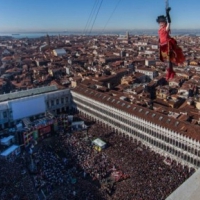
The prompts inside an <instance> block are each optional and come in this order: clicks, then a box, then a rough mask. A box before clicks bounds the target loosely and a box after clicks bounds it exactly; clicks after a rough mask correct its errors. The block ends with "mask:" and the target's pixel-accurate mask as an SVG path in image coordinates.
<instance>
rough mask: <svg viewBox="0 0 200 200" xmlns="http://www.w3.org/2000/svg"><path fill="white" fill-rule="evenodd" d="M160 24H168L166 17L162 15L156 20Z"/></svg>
mask: <svg viewBox="0 0 200 200" xmlns="http://www.w3.org/2000/svg"><path fill="white" fill-rule="evenodd" d="M156 21H157V22H158V23H160V22H166V23H167V19H166V17H165V16H164V15H160V16H158V18H157V20H156Z"/></svg>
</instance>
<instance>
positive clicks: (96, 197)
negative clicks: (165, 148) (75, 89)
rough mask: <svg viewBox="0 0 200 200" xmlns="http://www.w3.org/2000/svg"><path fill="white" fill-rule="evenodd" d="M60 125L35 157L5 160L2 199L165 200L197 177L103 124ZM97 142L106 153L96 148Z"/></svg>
mask: <svg viewBox="0 0 200 200" xmlns="http://www.w3.org/2000/svg"><path fill="white" fill-rule="evenodd" d="M62 120H64V126H63V125H62ZM83 120H87V119H84V118H83ZM59 124H60V125H61V126H60V127H59V131H58V134H57V135H55V136H53V137H51V138H48V139H47V140H44V141H41V142H40V143H39V144H38V145H37V148H36V149H35V151H34V153H33V155H27V157H26V156H24V155H21V156H20V157H19V158H17V159H16V160H15V161H5V160H0V162H1V164H0V199H2V200H4V199H5V200H7V199H11V200H12V199H16V200H17V199H20V200H21V199H22V200H23V199H24V200H26V199H27V200H28V199H30V200H36V199H42V197H45V198H46V199H48V200H55V199H59V200H62V199H63V200H68V199H69V200H122V199H123V200H129V199H130V200H133V199H134V200H162V199H165V198H166V197H167V196H168V195H170V194H171V193H172V192H173V191H174V190H175V189H176V188H177V187H178V186H180V185H181V184H182V183H183V182H184V181H185V180H186V179H187V178H188V177H189V176H191V175H192V174H193V173H194V169H189V168H188V167H187V166H182V165H181V164H179V163H177V162H176V161H170V162H166V158H165V157H163V156H161V155H159V154H157V153H155V152H153V151H151V150H150V149H149V148H148V147H146V146H144V145H143V144H141V143H139V142H137V141H136V140H130V139H127V138H126V137H124V136H123V135H120V134H116V133H114V132H112V131H111V130H108V129H107V128H105V127H103V126H101V125H99V124H96V123H95V124H93V125H91V126H90V128H89V130H88V131H86V130H85V131H75V132H73V133H69V132H68V131H67V124H66V117H63V119H62V118H59ZM96 138H100V139H102V140H103V141H104V142H106V148H105V149H102V150H101V151H99V150H97V149H95V148H94V146H93V145H92V141H93V140H94V139H96ZM167 160H169V159H167ZM30 163H32V164H34V165H35V169H36V170H35V172H34V173H30V171H29V166H30Z"/></svg>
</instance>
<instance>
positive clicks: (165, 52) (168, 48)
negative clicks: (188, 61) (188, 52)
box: [157, 8, 185, 80]
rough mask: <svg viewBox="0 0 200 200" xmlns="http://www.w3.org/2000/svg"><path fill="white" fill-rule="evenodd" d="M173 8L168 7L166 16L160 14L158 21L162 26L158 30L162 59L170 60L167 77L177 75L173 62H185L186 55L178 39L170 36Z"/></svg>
mask: <svg viewBox="0 0 200 200" xmlns="http://www.w3.org/2000/svg"><path fill="white" fill-rule="evenodd" d="M170 10H171V8H167V9H166V17H165V16H164V15H161V16H158V18H157V22H158V24H159V26H160V28H159V30H158V35H159V46H160V60H161V61H162V62H165V61H167V62H168V64H169V65H168V66H169V67H168V69H167V75H166V79H167V80H169V79H172V78H174V76H175V72H174V70H173V64H175V65H179V64H183V62H184V61H185V57H184V55H183V52H182V49H181V48H180V47H179V46H178V45H177V41H176V40H175V39H174V38H172V37H171V36H170V23H171V18H170V14H169V12H170Z"/></svg>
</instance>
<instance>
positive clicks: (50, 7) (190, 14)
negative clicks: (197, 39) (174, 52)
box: [0, 0, 200, 32]
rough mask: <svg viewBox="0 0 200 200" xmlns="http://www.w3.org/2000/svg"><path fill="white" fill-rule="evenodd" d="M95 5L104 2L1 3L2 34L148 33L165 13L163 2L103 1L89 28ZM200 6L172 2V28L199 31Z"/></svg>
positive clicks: (8, 0)
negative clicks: (159, 16) (71, 32)
mask: <svg viewBox="0 0 200 200" xmlns="http://www.w3.org/2000/svg"><path fill="white" fill-rule="evenodd" d="M95 2H98V5H100V3H101V0H98V1H94V0H85V1H84V2H83V1H80V0H76V1H72V0H68V1H64V0H59V1H58V2H56V1H53V0H49V1H48V3H47V2H44V1H39V0H35V1H30V0H28V1H25V0H21V1H14V0H7V1H4V0H0V3H1V7H0V32H32V31H33V32H41V31H84V30H85V29H86V31H88V32H89V31H90V30H93V31H101V30H105V31H109V30H119V29H121V30H125V29H129V30H133V29H144V30H148V29H157V27H158V26H157V24H156V17H157V16H158V15H162V14H165V1H164V0H154V1H148V0H143V1H141V0H134V1H132V0H124V1H122V0H121V1H120V0H119V1H116V0H110V1H109V2H106V1H102V6H101V8H100V10H99V13H98V15H97V17H96V20H95V16H96V13H97V9H96V13H95V14H94V15H93V17H91V18H90V19H91V23H90V25H89V26H88V27H86V23H87V21H88V18H89V16H90V13H91V10H92V8H93V6H94V4H95ZM199 5H200V2H199V1H197V0H193V4H191V3H189V2H188V1H186V0H182V1H181V0H176V1H172V0H171V1H170V6H171V7H172V12H171V15H172V28H173V29H200V24H199V22H198V18H199V17H200V13H199V12H198V6H199ZM186 13H187V14H186ZM93 22H94V26H93V27H92V24H93Z"/></svg>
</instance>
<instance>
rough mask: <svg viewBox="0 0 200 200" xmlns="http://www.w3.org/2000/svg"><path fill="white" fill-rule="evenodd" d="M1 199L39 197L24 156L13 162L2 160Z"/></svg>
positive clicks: (24, 199)
mask: <svg viewBox="0 0 200 200" xmlns="http://www.w3.org/2000/svg"><path fill="white" fill-rule="evenodd" d="M0 199H1V200H8V199H9V200H12V199H13V200H29V199H34V200H36V199H38V195H37V192H36V190H35V187H34V184H33V181H32V177H31V175H30V174H29V173H28V172H27V170H26V163H25V161H24V159H23V157H21V158H17V159H16V160H14V161H12V162H11V161H6V160H3V159H1V160H0Z"/></svg>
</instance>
